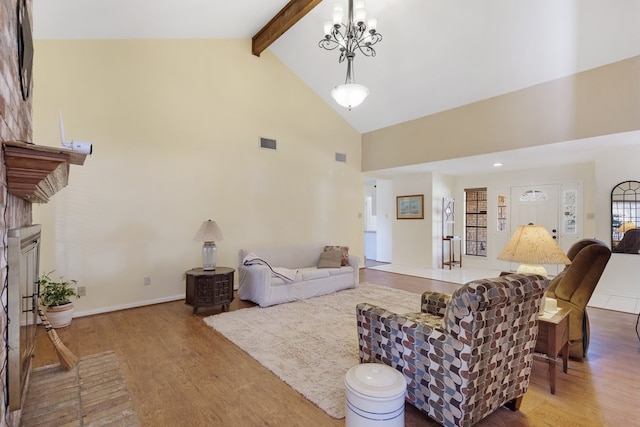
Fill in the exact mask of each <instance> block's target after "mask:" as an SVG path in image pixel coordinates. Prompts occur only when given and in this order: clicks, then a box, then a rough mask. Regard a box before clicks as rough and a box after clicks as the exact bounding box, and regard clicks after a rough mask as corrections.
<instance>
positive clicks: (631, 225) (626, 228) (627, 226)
mask: <svg viewBox="0 0 640 427" xmlns="http://www.w3.org/2000/svg"><path fill="white" fill-rule="evenodd" d="M636 228H638V227H637V226H636V225H635V224H634V223H633V222H631V221H627V222H625V223H622V224H621V225H620V227H618V230H617V231H618V233H626V232H627V231H629V230H635V229H636Z"/></svg>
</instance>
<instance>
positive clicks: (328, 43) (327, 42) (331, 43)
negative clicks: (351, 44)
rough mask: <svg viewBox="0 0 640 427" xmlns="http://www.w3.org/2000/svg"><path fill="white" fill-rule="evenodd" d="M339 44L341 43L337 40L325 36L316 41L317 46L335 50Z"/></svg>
mask: <svg viewBox="0 0 640 427" xmlns="http://www.w3.org/2000/svg"><path fill="white" fill-rule="evenodd" d="M341 46H342V45H341V44H340V43H339V42H337V41H335V40H331V39H326V38H325V39H322V40H320V41H319V42H318V47H321V48H323V49H325V50H335V49H337V48H339V47H341Z"/></svg>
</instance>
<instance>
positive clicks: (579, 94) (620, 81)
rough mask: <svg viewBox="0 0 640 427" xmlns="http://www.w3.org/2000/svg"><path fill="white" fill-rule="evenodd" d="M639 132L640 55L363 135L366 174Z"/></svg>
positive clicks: (363, 163)
mask: <svg viewBox="0 0 640 427" xmlns="http://www.w3.org/2000/svg"><path fill="white" fill-rule="evenodd" d="M638 129H640V56H636V57H633V58H630V59H627V60H624V61H620V62H616V63H613V64H609V65H606V66H603V67H599V68H595V69H592V70H589V71H585V72H583V73H579V74H576V75H573V76H569V77H566V78H562V79H558V80H554V81H551V82H548V83H543V84H540V85H537V86H533V87H530V88H527V89H523V90H520V91H516V92H512V93H508V94H505V95H501V96H497V97H494V98H491V99H487V100H485V101H481V102H476V103H473V104H469V105H465V106H462V107H459V108H455V109H452V110H449V111H444V112H442V113H438V114H433V115H431V116H427V117H423V118H420V119H416V120H412V121H409V122H405V123H401V124H398V125H395V126H390V127H388V128H384V129H380V130H377V131H373V132H370V133H366V134H364V135H363V137H362V146H363V155H362V170H363V171H365V172H366V171H375V170H378V169H386V168H391V167H396V166H406V165H411V164H417V163H427V162H431V161H436V160H445V159H453V158H458V157H466V156H471V155H476V154H484V153H491V152H495V151H503V150H511V149H516V148H524V147H532V146H536V145H544V144H550V143H555V142H562V141H572V140H576V139H581V138H587V137H592V136H599V135H608V134H614V133H621V132H628V131H633V130H638Z"/></svg>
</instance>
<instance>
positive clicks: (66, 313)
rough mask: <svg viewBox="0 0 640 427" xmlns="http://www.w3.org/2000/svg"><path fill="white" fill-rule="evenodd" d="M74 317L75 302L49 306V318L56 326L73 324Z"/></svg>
mask: <svg viewBox="0 0 640 427" xmlns="http://www.w3.org/2000/svg"><path fill="white" fill-rule="evenodd" d="M72 318H73V303H71V302H70V303H67V304H63V305H56V306H54V307H47V319H49V323H51V326H53V327H54V328H64V327H65V326H69V325H70V324H71V319H72Z"/></svg>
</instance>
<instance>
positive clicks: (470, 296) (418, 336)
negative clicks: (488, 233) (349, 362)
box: [356, 274, 549, 426]
mask: <svg viewBox="0 0 640 427" xmlns="http://www.w3.org/2000/svg"><path fill="white" fill-rule="evenodd" d="M548 284H549V282H548V281H547V279H546V278H544V277H542V276H536V275H520V274H510V275H506V276H503V277H499V278H495V279H482V280H475V281H472V282H469V283H467V284H465V285H463V286H462V287H460V288H459V289H458V290H456V292H454V293H453V295H447V294H442V293H437V292H425V293H424V294H423V295H422V312H421V313H409V314H395V313H392V312H389V311H387V310H385V309H384V308H381V307H376V306H372V305H370V304H367V303H362V304H358V306H357V309H356V311H357V323H358V338H359V345H360V360H361V361H362V362H378V363H384V364H386V365H389V366H391V367H393V368H395V369H397V370H398V371H400V372H402V373H403V374H404V376H405V378H406V380H407V393H406V400H407V401H408V402H409V403H411V404H412V405H414V406H415V407H417V408H418V409H420V410H422V411H423V412H425V413H426V414H427V415H429V416H430V417H431V418H433V419H435V420H436V421H438V422H439V423H441V424H443V425H445V426H470V425H472V424H474V423H476V422H478V421H480V420H481V419H482V418H484V417H485V416H487V415H489V414H490V413H491V412H493V411H495V410H496V409H498V408H500V407H501V406H502V405H505V404H507V405H508V407H510V408H511V409H513V410H517V409H518V408H519V406H520V402H521V399H522V396H523V395H524V393H525V392H526V391H527V387H528V385H529V375H530V373H531V365H532V364H533V351H534V348H535V344H536V338H537V336H538V308H539V305H540V301H541V299H542V295H543V293H544V292H545V290H546V288H547V286H548Z"/></svg>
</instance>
